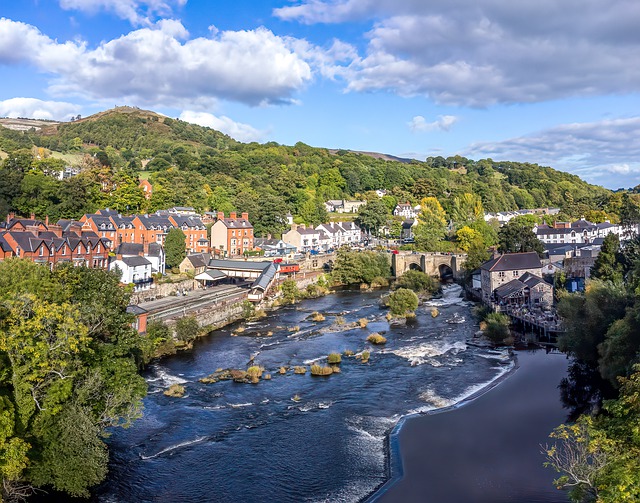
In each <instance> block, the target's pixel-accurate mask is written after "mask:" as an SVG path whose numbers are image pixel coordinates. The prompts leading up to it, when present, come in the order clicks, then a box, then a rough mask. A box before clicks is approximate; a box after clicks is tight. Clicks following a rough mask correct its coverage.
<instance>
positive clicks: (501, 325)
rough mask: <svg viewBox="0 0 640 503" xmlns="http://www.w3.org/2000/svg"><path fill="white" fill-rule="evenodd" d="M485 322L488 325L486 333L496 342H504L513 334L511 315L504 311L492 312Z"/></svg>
mask: <svg viewBox="0 0 640 503" xmlns="http://www.w3.org/2000/svg"><path fill="white" fill-rule="evenodd" d="M485 322H486V324H487V327H486V328H485V329H484V335H486V336H487V338H488V339H489V340H490V341H491V342H493V343H494V344H504V341H505V339H506V338H507V337H509V336H510V335H511V333H510V332H509V317H508V316H507V315H505V314H502V313H491V314H489V315H487V317H486V319H485Z"/></svg>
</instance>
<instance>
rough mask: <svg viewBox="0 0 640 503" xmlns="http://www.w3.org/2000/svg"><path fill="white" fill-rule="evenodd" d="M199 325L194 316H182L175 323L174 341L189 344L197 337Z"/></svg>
mask: <svg viewBox="0 0 640 503" xmlns="http://www.w3.org/2000/svg"><path fill="white" fill-rule="evenodd" d="M199 331H200V325H198V320H196V318H195V316H184V317H183V318H180V319H179V320H178V321H176V339H178V340H179V341H182V342H190V341H192V340H193V339H195V338H196V337H198V332H199Z"/></svg>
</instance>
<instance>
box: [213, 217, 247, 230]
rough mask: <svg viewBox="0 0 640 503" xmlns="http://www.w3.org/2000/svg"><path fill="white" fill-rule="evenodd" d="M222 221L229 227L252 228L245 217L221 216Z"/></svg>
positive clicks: (220, 220)
mask: <svg viewBox="0 0 640 503" xmlns="http://www.w3.org/2000/svg"><path fill="white" fill-rule="evenodd" d="M218 222H222V223H223V224H224V225H225V226H226V227H228V228H229V229H253V225H251V222H249V220H247V219H246V218H221V219H219V220H218Z"/></svg>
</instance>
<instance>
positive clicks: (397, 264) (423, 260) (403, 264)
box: [391, 252, 467, 279]
mask: <svg viewBox="0 0 640 503" xmlns="http://www.w3.org/2000/svg"><path fill="white" fill-rule="evenodd" d="M466 259H467V255H466V254H464V253H451V254H447V253H438V252H434V253H416V252H400V253H397V254H394V255H392V258H391V270H392V272H393V275H394V276H395V277H398V276H402V274H403V273H404V272H406V271H410V270H416V271H421V272H424V273H426V274H428V275H429V276H436V277H439V278H440V279H449V278H455V279H459V278H462V277H463V275H464V273H463V269H462V264H464V262H465V260H466Z"/></svg>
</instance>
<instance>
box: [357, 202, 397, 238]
mask: <svg viewBox="0 0 640 503" xmlns="http://www.w3.org/2000/svg"><path fill="white" fill-rule="evenodd" d="M390 214H391V213H390V212H389V209H388V208H387V206H386V205H385V204H384V203H383V202H382V201H381V200H380V199H372V200H371V201H369V202H368V203H367V204H365V205H364V206H361V207H360V209H359V210H358V216H357V217H356V223H357V224H358V225H359V226H360V228H361V229H364V230H365V231H367V232H368V233H369V234H373V235H377V234H378V231H379V230H380V227H382V226H383V225H384V224H385V223H386V222H387V219H388V218H389V216H390Z"/></svg>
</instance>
